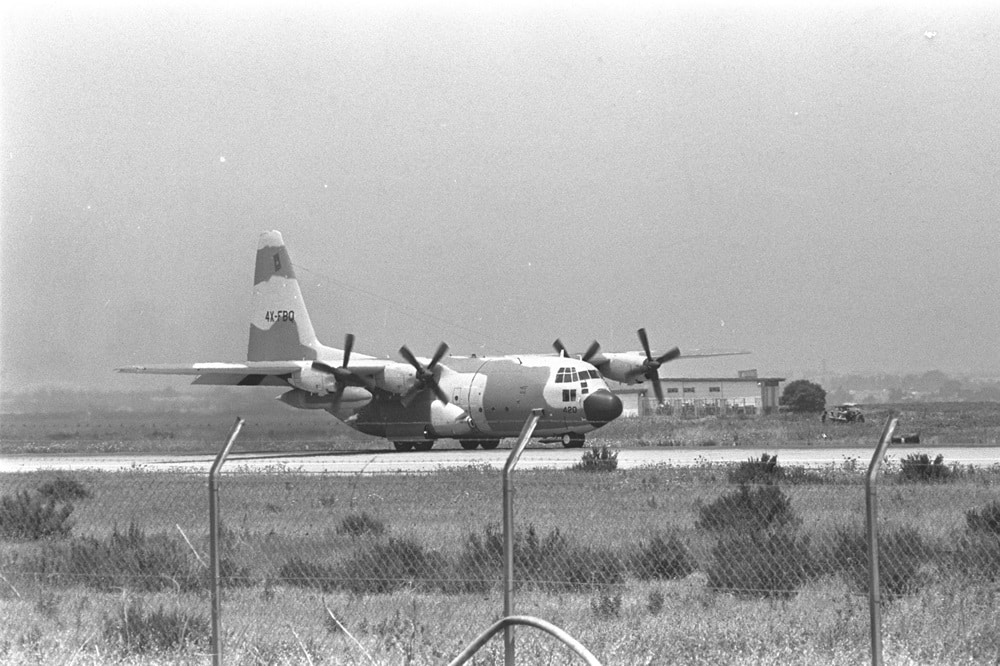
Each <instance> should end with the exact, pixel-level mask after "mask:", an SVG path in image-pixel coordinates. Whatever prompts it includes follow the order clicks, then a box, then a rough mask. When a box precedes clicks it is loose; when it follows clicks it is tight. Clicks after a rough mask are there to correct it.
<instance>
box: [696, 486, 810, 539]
mask: <svg viewBox="0 0 1000 666" xmlns="http://www.w3.org/2000/svg"><path fill="white" fill-rule="evenodd" d="M797 523H798V518H797V517H796V516H795V512H794V511H793V510H792V502H791V500H790V499H789V498H788V496H787V495H785V493H784V492H783V491H782V490H781V488H780V487H778V486H771V485H767V486H757V487H755V488H751V487H749V486H746V485H742V486H740V487H739V488H738V489H737V490H736V491H734V492H731V493H729V494H726V495H723V496H721V497H719V499H717V500H715V501H714V502H712V503H711V504H708V505H705V506H701V507H699V509H698V520H697V521H696V522H695V526H696V527H698V528H699V529H703V530H709V531H715V532H718V531H723V530H734V531H737V532H754V531H760V530H765V529H769V528H772V527H780V526H791V525H795V524H797Z"/></svg>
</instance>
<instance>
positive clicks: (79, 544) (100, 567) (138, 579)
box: [32, 523, 204, 592]
mask: <svg viewBox="0 0 1000 666" xmlns="http://www.w3.org/2000/svg"><path fill="white" fill-rule="evenodd" d="M32 566H33V570H34V571H37V572H39V573H41V574H45V575H49V576H50V577H51V578H52V579H53V580H55V581H59V582H63V583H75V582H78V581H83V582H84V583H85V584H87V585H89V586H91V587H94V588H97V589H100V590H113V589H120V588H134V589H138V590H143V591H147V592H153V591H158V590H163V589H167V588H175V589H181V590H191V589H196V588H198V587H200V586H201V585H202V582H203V580H204V578H203V576H204V573H203V570H200V569H198V568H196V565H195V563H194V562H192V561H191V560H190V559H188V551H187V548H186V546H184V545H182V544H181V543H180V542H178V541H176V540H174V539H171V538H170V537H168V536H167V535H165V534H153V535H150V536H147V535H146V534H145V532H144V531H143V530H142V529H141V528H140V527H139V526H137V525H136V524H135V523H132V524H130V525H129V527H128V529H127V530H126V531H125V532H119V531H118V528H117V527H115V530H114V532H113V533H112V534H111V536H110V537H108V538H107V539H104V540H101V539H97V538H94V537H84V538H79V539H74V540H72V541H70V542H68V543H64V544H51V545H50V546H49V547H48V548H46V549H44V550H43V551H42V553H41V554H40V555H39V557H38V560H37V561H36V562H34V563H32Z"/></svg>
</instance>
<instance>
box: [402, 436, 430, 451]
mask: <svg viewBox="0 0 1000 666" xmlns="http://www.w3.org/2000/svg"><path fill="white" fill-rule="evenodd" d="M392 445H393V446H394V447H396V450H397V451H430V450H431V448H433V447H434V440H433V439H426V440H420V441H417V442H393V443H392Z"/></svg>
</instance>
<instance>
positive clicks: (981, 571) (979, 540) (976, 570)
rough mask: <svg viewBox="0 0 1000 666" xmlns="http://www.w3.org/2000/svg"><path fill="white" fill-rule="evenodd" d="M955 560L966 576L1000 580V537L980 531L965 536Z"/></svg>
mask: <svg viewBox="0 0 1000 666" xmlns="http://www.w3.org/2000/svg"><path fill="white" fill-rule="evenodd" d="M953 560H954V564H955V568H956V569H958V571H960V572H961V573H963V574H965V575H966V576H970V577H973V578H983V579H985V580H988V581H990V582H995V581H1000V539H997V538H996V537H993V536H990V535H985V534H980V533H973V534H971V535H968V536H965V537H963V538H962V539H961V540H960V541H959V544H958V549H957V550H956V551H955V553H954V558H953Z"/></svg>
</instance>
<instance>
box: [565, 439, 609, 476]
mask: <svg viewBox="0 0 1000 666" xmlns="http://www.w3.org/2000/svg"><path fill="white" fill-rule="evenodd" d="M571 469H574V470H576V471H579V472H613V471H615V470H616V469H618V452H617V451H615V450H614V449H612V448H611V447H609V446H608V445H607V444H605V445H603V446H600V447H595V448H590V449H587V450H586V451H584V452H583V458H582V459H581V460H580V462H578V463H577V464H575V465H573V467H572V468H571Z"/></svg>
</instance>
